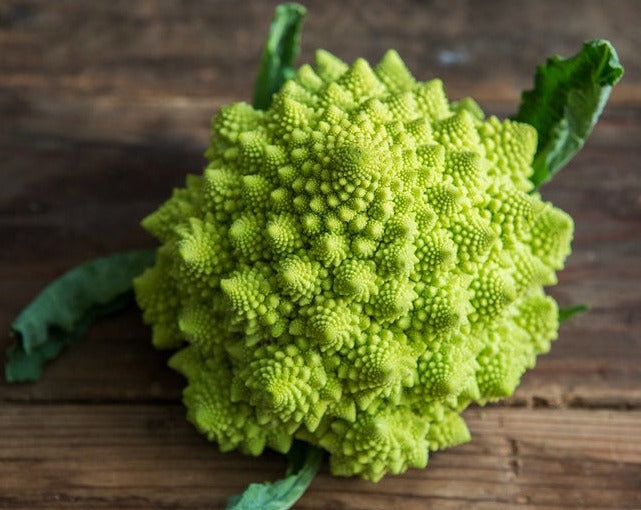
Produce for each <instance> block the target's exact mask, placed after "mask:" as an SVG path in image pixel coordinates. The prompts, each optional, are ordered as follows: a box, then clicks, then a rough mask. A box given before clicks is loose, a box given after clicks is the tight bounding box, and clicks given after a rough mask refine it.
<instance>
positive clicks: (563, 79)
mask: <svg viewBox="0 0 641 510" xmlns="http://www.w3.org/2000/svg"><path fill="white" fill-rule="evenodd" d="M622 75H623V67H622V66H621V64H620V63H619V59H618V56H617V53H616V51H615V49H614V48H613V47H612V45H611V44H610V43H609V42H608V41H605V40H602V39H598V40H594V41H587V42H585V43H584V44H583V48H582V50H581V51H580V52H579V53H577V54H576V55H574V56H573V57H570V58H567V59H563V58H560V57H556V56H555V57H551V58H550V59H548V61H547V63H546V64H545V65H544V66H539V67H538V68H537V72H536V76H535V78H534V89H533V90H529V91H526V92H524V93H523V96H522V99H521V106H520V108H519V111H518V113H517V114H516V115H515V116H514V119H515V120H518V121H521V122H527V123H528V124H531V125H532V126H534V127H535V128H536V130H537V132H538V135H539V142H538V148H537V152H536V156H535V158H534V174H533V175H532V177H531V180H532V182H533V183H534V185H535V186H536V187H539V186H540V185H542V184H544V183H545V182H547V181H549V180H550V179H551V178H552V177H553V176H554V175H555V174H556V173H557V172H558V171H559V170H560V169H561V168H562V167H563V166H564V165H565V164H566V163H567V162H568V161H569V160H570V159H572V157H573V156H574V155H575V154H576V153H577V151H578V150H579V149H581V147H582V146H583V144H584V143H585V140H586V139H587V137H588V135H589V134H590V132H591V131H592V128H593V127H594V125H595V124H596V122H597V120H598V119H599V116H600V115H601V112H602V111H603V107H604V106H605V103H606V101H607V100H608V97H609V96H610V92H611V90H612V86H613V85H614V84H615V83H616V82H617V81H619V79H620V78H621V76H622Z"/></svg>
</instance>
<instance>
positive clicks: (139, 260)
mask: <svg viewBox="0 0 641 510" xmlns="http://www.w3.org/2000/svg"><path fill="white" fill-rule="evenodd" d="M154 259H155V250H137V251H131V252H125V253H119V254H117V255H111V256H109V257H104V258H100V259H96V260H92V261H91V262H87V263H86V264H83V265H82V266H78V267H76V268H74V269H72V270H71V271H69V272H67V273H65V274H64V275H63V276H61V277H60V278H58V279H57V280H55V281H54V282H52V283H51V284H50V285H49V286H48V287H47V288H46V289H44V290H43V291H42V292H41V293H40V294H39V295H38V297H36V299H34V300H33V301H32V302H31V303H30V304H29V305H28V306H27V307H26V308H25V309H24V310H23V311H22V312H21V313H20V315H18V317H17V318H16V320H15V321H14V322H13V324H12V325H11V332H12V335H13V336H14V337H15V338H16V342H15V343H14V344H13V345H12V346H11V347H10V348H9V350H8V351H7V362H6V365H5V378H6V379H7V381H8V382H17V381H35V380H37V379H38V378H39V377H40V374H41V373H42V367H43V365H44V364H45V363H46V362H47V361H49V360H52V359H54V358H55V357H57V356H58V354H60V352H61V351H62V350H63V349H64V348H65V347H67V346H68V345H71V344H72V343H74V342H75V341H76V340H78V339H79V338H80V337H82V336H83V335H84V334H85V333H86V331H87V330H88V329H89V327H90V326H91V324H93V323H94V321H95V320H96V319H97V318H99V317H101V316H103V315H106V314H109V313H112V312H115V311H117V310H120V309H122V308H124V307H125V306H126V305H127V304H129V303H131V302H132V301H133V294H132V285H131V281H132V279H133V278H134V277H135V276H137V275H139V274H140V273H141V272H142V271H143V270H144V269H145V268H147V267H149V266H150V265H152V264H153V262H154Z"/></svg>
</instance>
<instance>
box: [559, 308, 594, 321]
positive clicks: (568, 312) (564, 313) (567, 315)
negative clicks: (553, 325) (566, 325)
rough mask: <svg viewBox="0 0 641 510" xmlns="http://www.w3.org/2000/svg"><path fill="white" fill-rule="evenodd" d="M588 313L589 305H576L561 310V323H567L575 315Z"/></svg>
mask: <svg viewBox="0 0 641 510" xmlns="http://www.w3.org/2000/svg"><path fill="white" fill-rule="evenodd" d="M587 311H588V307H587V305H575V306H569V307H567V308H561V309H560V310H559V322H565V321H567V320H569V319H571V318H572V317H574V316H575V315H581V314H582V313H585V312H587Z"/></svg>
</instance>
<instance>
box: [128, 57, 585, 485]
mask: <svg viewBox="0 0 641 510" xmlns="http://www.w3.org/2000/svg"><path fill="white" fill-rule="evenodd" d="M211 140H212V142H211V146H210V147H209V150H208V152H207V157H208V159H209V164H208V166H207V168H206V169H205V171H204V174H203V175H202V176H199V177H197V176H190V177H189V179H188V181H187V186H186V187H185V188H184V189H182V190H179V191H177V192H176V193H175V194H174V196H173V197H172V198H171V199H170V200H169V201H168V202H166V203H165V204H164V205H162V206H161V208H160V209H159V210H158V211H157V212H156V213H154V214H152V215H150V216H149V217H147V218H145V220H144V221H143V226H144V227H145V228H146V229H147V230H148V231H149V232H150V233H152V234H153V235H155V236H156V237H157V238H158V239H159V240H160V241H161V243H162V246H161V247H160V249H159V251H158V259H157V262H156V265H155V266H154V267H153V268H151V269H149V270H147V271H146V272H145V273H144V274H143V275H142V276H141V277H140V278H138V279H137V280H136V281H135V289H136V293H137V298H138V302H139V304H140V306H141V308H142V309H143V310H144V319H145V321H147V322H148V323H150V324H151V325H152V326H153V341H154V344H155V345H156V346H157V347H160V348H177V347H180V346H181V344H182V343H183V342H187V344H188V346H187V347H184V348H182V349H181V350H180V351H179V352H178V353H177V354H175V355H174V356H173V357H172V359H171V362H170V364H171V366H172V367H173V368H175V369H176V370H178V371H180V372H181V373H183V374H184V375H185V376H186V377H187V379H188V381H189V384H188V387H187V389H186V390H185V392H184V402H185V404H186V405H187V408H188V418H189V420H190V421H192V422H193V423H194V424H195V425H196V427H197V428H198V429H199V430H200V431H201V432H203V433H204V434H206V435H207V437H208V438H209V439H210V440H212V441H216V442H217V443H218V445H219V447H220V448H221V450H223V451H227V450H232V449H240V450H241V451H242V452H245V453H248V454H251V455H258V454H260V453H261V452H262V451H263V449H264V448H265V447H270V448H273V449H275V450H277V451H280V452H287V451H288V450H289V448H290V446H291V444H292V441H293V439H294V438H297V439H301V440H303V441H307V442H308V443H310V444H313V445H316V446H318V447H321V448H323V449H325V450H327V451H328V452H329V454H330V457H329V459H330V468H331V471H332V473H333V474H336V475H343V476H349V475H359V476H361V477H363V478H367V479H369V480H378V479H380V478H381V477H382V476H383V475H384V474H385V473H387V472H391V473H401V472H403V471H405V470H406V469H407V468H408V467H423V466H425V464H426V462H427V452H428V450H438V449H441V448H445V447H447V446H451V445H455V444H458V443H461V442H464V441H467V440H468V439H469V432H468V430H467V428H466V426H465V423H464V422H463V420H462V418H461V417H460V412H461V411H462V410H463V409H464V408H465V407H467V405H469V404H470V403H471V402H478V403H481V404H483V403H485V402H488V401H493V400H497V399H499V398H501V397H505V396H508V395H510V394H511V393H512V392H513V391H514V388H515V387H516V385H517V384H518V381H519V379H520V376H521V375H522V373H523V372H524V371H525V370H526V369H527V368H530V367H532V366H533V365H534V362H535V358H536V355H537V354H540V353H543V352H547V350H548V349H549V347H550V341H551V340H553V339H554V338H556V335H557V329H558V307H557V305H556V303H555V302H554V300H553V299H552V298H551V297H548V296H546V295H545V294H544V292H543V287H544V286H546V285H552V284H554V283H556V276H555V271H557V270H559V269H561V268H562V267H563V263H564V260H565V258H566V256H567V255H568V254H569V252H570V240H571V238H572V231H573V223H572V219H571V218H570V217H569V216H568V215H567V214H565V213H564V212H562V211H561V210H559V209H557V208H555V207H553V206H552V205H551V204H549V203H546V202H543V201H542V200H541V198H540V197H539V196H538V195H537V194H536V193H532V191H533V184H532V182H531V181H530V177H531V175H532V172H533V170H532V167H531V161H532V159H533V157H534V154H535V150H536V142H537V133H536V131H535V129H534V128H533V127H531V126H530V125H527V124H523V123H519V122H515V121H511V120H506V121H500V120H499V119H497V118H496V117H489V118H487V119H484V116H483V114H482V112H481V111H480V108H479V107H478V105H476V104H475V103H474V102H473V101H471V100H466V101H461V102H459V103H457V104H456V105H455V106H454V108H452V107H451V105H450V103H449V102H448V101H447V99H446V96H445V93H444V90H443V86H442V83H441V82H440V81H439V80H432V81H429V82H425V83H421V82H417V81H415V79H414V78H413V77H412V75H411V74H410V72H409V71H408V70H407V69H406V67H405V65H404V64H403V62H402V60H401V59H400V57H399V56H398V54H397V53H396V52H394V51H389V52H388V53H387V54H386V55H385V57H384V58H383V60H382V61H381V62H380V63H379V64H378V65H377V66H376V67H375V68H373V69H372V68H371V67H370V66H369V64H368V63H367V62H365V61H364V60H362V59H358V60H356V62H355V63H354V64H353V65H351V66H348V65H347V64H345V63H344V62H342V61H340V60H339V59H337V58H336V57H334V56H333V55H331V54H329V53H327V52H325V51H319V52H318V53H317V55H316V63H315V65H314V67H311V66H309V65H305V66H303V67H301V68H300V69H299V70H298V72H297V73H296V75H295V77H294V78H293V79H292V80H290V81H287V82H286V83H285V84H284V85H283V87H282V88H281V89H280V90H279V92H278V93H277V94H276V95H275V96H274V98H273V102H272V103H271V105H270V106H269V108H268V109H267V110H265V111H263V110H258V109H256V108H253V107H252V106H250V105H248V104H246V103H236V104H232V105H229V106H226V107H224V108H222V110H221V111H220V113H219V114H218V116H217V117H216V118H215V120H214V122H213V127H212V137H211Z"/></svg>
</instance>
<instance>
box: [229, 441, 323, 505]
mask: <svg viewBox="0 0 641 510" xmlns="http://www.w3.org/2000/svg"><path fill="white" fill-rule="evenodd" d="M287 457H288V458H289V465H288V467H287V473H286V474H285V478H283V479H282V480H279V481H277V482H273V483H269V482H266V483H262V484H259V483H252V484H251V485H250V486H249V487H247V489H246V490H245V492H243V493H242V494H240V495H237V496H231V497H230V498H229V500H228V502H227V507H226V508H227V510H255V509H257V508H260V509H261V510H287V509H288V508H291V507H292V506H293V505H294V503H296V501H298V499H299V498H300V497H301V496H302V495H303V493H304V492H305V490H307V487H309V484H310V483H312V480H313V479H314V476H315V475H316V471H318V468H319V466H320V463H321V461H322V459H323V454H322V451H321V450H318V449H317V448H309V447H308V446H303V445H301V444H300V443H295V444H294V445H293V446H292V448H291V450H290V451H289V453H288V454H287Z"/></svg>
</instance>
